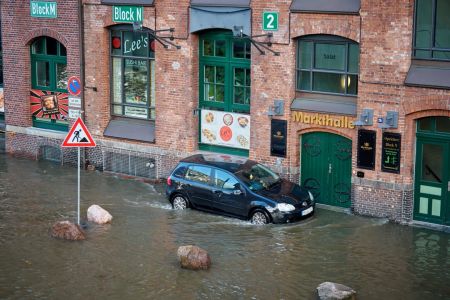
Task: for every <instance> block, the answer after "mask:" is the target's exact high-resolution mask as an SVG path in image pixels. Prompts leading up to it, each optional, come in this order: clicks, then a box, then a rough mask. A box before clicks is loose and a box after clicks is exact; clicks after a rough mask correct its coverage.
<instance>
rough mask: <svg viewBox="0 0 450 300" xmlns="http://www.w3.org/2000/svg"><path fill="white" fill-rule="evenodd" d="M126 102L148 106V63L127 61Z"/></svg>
mask: <svg viewBox="0 0 450 300" xmlns="http://www.w3.org/2000/svg"><path fill="white" fill-rule="evenodd" d="M123 86H124V91H125V102H126V103H135V104H142V105H145V104H147V89H148V80H147V61H146V60H141V59H125V76H124V84H123Z"/></svg>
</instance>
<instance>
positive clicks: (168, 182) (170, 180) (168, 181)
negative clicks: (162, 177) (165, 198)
mask: <svg viewBox="0 0 450 300" xmlns="http://www.w3.org/2000/svg"><path fill="white" fill-rule="evenodd" d="M167 185H168V186H171V185H172V179H170V177H167Z"/></svg>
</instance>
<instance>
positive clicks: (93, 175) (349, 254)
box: [0, 156, 450, 299]
mask: <svg viewBox="0 0 450 300" xmlns="http://www.w3.org/2000/svg"><path fill="white" fill-rule="evenodd" d="M81 185H82V194H81V201H82V203H81V212H82V215H81V217H82V220H83V219H84V218H85V212H86V209H87V208H88V207H89V206H90V205H92V204H98V205H101V206H102V207H104V208H105V209H106V210H108V211H109V212H110V213H111V214H112V215H113V217H114V219H113V222H112V224H110V225H104V226H100V225H95V224H87V229H86V232H87V236H88V239H87V240H86V241H83V242H69V241H62V240H56V239H53V238H51V237H50V235H49V228H50V227H51V225H52V224H53V223H54V222H55V221H59V220H72V221H74V220H76V169H74V168H67V167H61V166H57V165H54V164H50V163H45V162H40V163H37V162H30V161H24V160H16V159H12V158H8V159H6V158H5V157H4V156H0V299H106V298H108V299H315V297H314V291H315V288H316V287H317V286H318V285H319V284H320V283H321V282H323V281H335V282H340V283H343V284H346V285H349V286H351V287H353V288H354V289H356V290H357V291H358V293H359V297H358V299H450V284H449V282H450V273H449V272H450V271H449V270H450V242H449V234H445V233H441V232H434V231H430V230H425V229H418V228H410V227H405V226H399V225H393V224H390V223H388V222H387V221H386V220H383V219H368V218H362V217H355V216H351V215H346V214H342V213H336V212H331V211H325V210H320V209H319V210H318V211H317V213H316V215H315V216H314V217H313V218H311V219H308V220H305V221H303V222H300V223H294V224H288V225H268V226H253V225H252V224H250V223H249V222H246V221H241V220H236V219H231V218H225V217H221V216H215V215H211V214H206V213H202V212H198V211H193V210H187V211H173V210H172V209H171V206H170V205H169V203H168V202H167V201H166V199H165V198H164V187H163V186H162V185H149V184H145V183H142V182H139V181H135V180H122V179H120V178H119V177H115V176H106V175H103V174H101V173H99V172H82V182H81ZM186 244H196V245H198V246H200V247H202V248H204V249H206V250H208V252H209V253H210V255H211V257H212V262H213V264H212V268H211V269H210V270H208V271H201V272H193V271H188V270H182V269H180V268H179V266H178V262H177V258H176V250H177V248H178V247H179V246H180V245H186Z"/></svg>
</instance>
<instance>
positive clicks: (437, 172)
mask: <svg viewBox="0 0 450 300" xmlns="http://www.w3.org/2000/svg"><path fill="white" fill-rule="evenodd" d="M449 166H450V141H449V140H445V139H437V138H431V137H428V138H427V137H418V139H417V147H416V175H415V188H414V219H415V220H418V221H425V222H432V223H437V224H444V225H450V196H449V194H450V192H449V190H450V178H449V176H450V174H449V173H450V170H449Z"/></svg>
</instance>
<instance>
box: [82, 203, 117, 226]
mask: <svg viewBox="0 0 450 300" xmlns="http://www.w3.org/2000/svg"><path fill="white" fill-rule="evenodd" d="M87 219H88V221H89V222H94V223H97V224H106V223H111V220H112V216H111V214H110V213H109V212H107V211H106V210H104V209H103V208H101V207H100V206H98V205H95V204H94V205H91V206H90V207H89V208H88V210H87Z"/></svg>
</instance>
